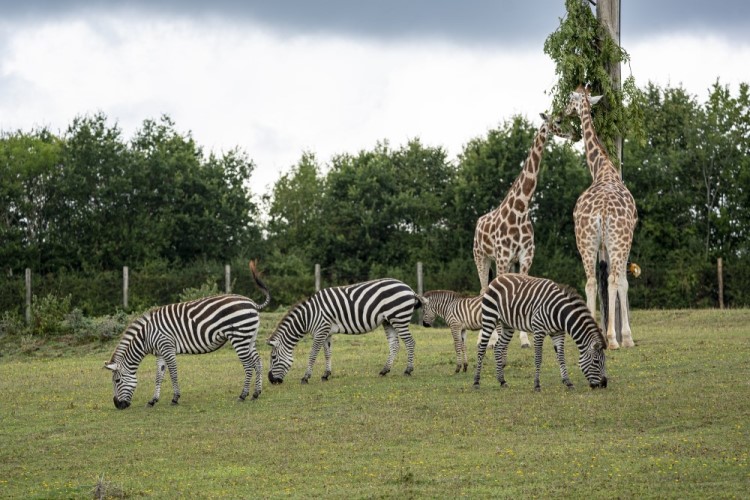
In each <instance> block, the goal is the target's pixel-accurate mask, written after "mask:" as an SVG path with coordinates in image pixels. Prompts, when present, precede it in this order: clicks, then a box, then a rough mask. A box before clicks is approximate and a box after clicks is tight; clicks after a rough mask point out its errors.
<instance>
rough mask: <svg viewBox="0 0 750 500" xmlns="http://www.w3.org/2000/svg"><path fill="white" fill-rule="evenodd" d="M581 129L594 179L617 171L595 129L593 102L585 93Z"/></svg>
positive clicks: (588, 163)
mask: <svg viewBox="0 0 750 500" xmlns="http://www.w3.org/2000/svg"><path fill="white" fill-rule="evenodd" d="M581 129H583V143H584V147H585V150H586V164H587V165H588V167H589V171H590V172H591V177H592V178H593V179H594V180H597V179H599V178H600V177H601V176H602V175H606V174H608V173H612V172H614V173H617V171H616V169H615V168H614V165H612V162H611V161H610V159H609V157H608V156H607V152H606V151H605V150H604V147H603V146H602V143H601V142H600V141H599V137H598V136H597V135H596V130H594V120H593V119H592V118H591V103H590V102H589V100H588V98H587V97H586V95H585V94H584V98H583V103H582V106H581Z"/></svg>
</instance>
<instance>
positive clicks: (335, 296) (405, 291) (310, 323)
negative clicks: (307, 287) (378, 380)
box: [267, 278, 421, 384]
mask: <svg viewBox="0 0 750 500" xmlns="http://www.w3.org/2000/svg"><path fill="white" fill-rule="evenodd" d="M420 304H421V302H420V300H419V299H418V297H417V296H416V294H415V293H414V291H413V290H412V289H411V288H409V286H408V285H406V284H404V283H402V282H401V281H398V280H395V279H391V278H386V279H380V280H374V281H367V282H364V283H357V284H354V285H348V286H340V287H332V288H324V289H323V290H320V291H319V292H317V293H315V294H314V295H313V296H312V297H310V298H309V299H307V300H305V301H303V302H301V303H299V304H297V305H296V306H294V307H293V308H292V309H291V310H290V311H289V312H288V313H287V314H286V316H284V318H282V320H281V322H280V323H279V325H278V326H277V327H276V329H275V331H274V332H273V333H272V334H271V336H270V337H269V339H268V342H267V343H268V344H269V345H270V346H271V367H270V370H269V371H268V380H269V381H270V382H271V383H272V384H280V383H282V382H283V381H284V377H285V376H286V374H287V372H288V371H289V368H290V367H291V366H292V362H293V361H294V356H293V354H294V348H295V346H296V345H297V343H298V342H299V341H300V339H301V338H302V337H303V336H304V335H305V334H306V333H308V332H310V333H311V334H312V338H313V343H312V348H311V349H310V359H309V362H308V365H307V371H306V372H305V375H304V377H302V382H303V383H307V382H308V380H309V379H310V376H311V375H312V369H313V365H314V364H315V359H316V358H317V355H318V352H319V351H320V348H321V347H322V348H323V353H324V355H325V360H326V369H325V373H324V374H323V376H322V379H323V380H328V377H330V375H331V335H332V334H334V333H343V334H363V333H367V332H371V331H372V330H374V329H375V328H377V326H378V325H381V324H382V325H383V328H384V329H385V334H386V337H387V338H388V347H389V354H388V360H387V361H386V363H385V366H384V367H383V369H382V370H381V371H380V374H381V375H385V374H386V373H388V372H389V371H391V366H392V365H393V360H394V359H395V357H396V354H397V353H398V349H399V343H398V339H399V338H400V339H401V340H402V341H403V342H404V345H405V346H406V352H407V367H406V371H405V372H404V374H406V375H410V374H411V372H412V371H413V369H414V338H413V337H412V336H411V333H410V332H409V322H410V321H411V316H412V313H413V312H414V309H415V308H417V307H419V306H420Z"/></svg>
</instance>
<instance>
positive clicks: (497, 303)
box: [474, 274, 607, 390]
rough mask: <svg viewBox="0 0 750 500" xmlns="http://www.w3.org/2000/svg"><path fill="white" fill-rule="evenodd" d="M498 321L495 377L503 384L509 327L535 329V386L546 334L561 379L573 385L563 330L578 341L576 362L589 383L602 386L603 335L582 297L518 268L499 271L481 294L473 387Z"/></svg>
mask: <svg viewBox="0 0 750 500" xmlns="http://www.w3.org/2000/svg"><path fill="white" fill-rule="evenodd" d="M498 325H499V326H500V327H501V333H500V336H499V338H498V341H497V344H496V345H495V362H496V364H497V380H498V381H499V382H500V384H501V385H503V386H505V385H506V383H505V374H504V369H505V364H506V360H507V355H508V343H509V342H510V340H511V339H512V338H513V330H514V329H523V330H526V331H529V332H533V334H534V364H535V365H536V374H535V376H534V389H535V390H540V389H541V386H540V384H539V370H540V368H541V364H542V344H543V342H544V337H545V336H546V335H547V334H549V335H550V336H551V337H552V340H553V342H554V344H555V351H557V360H558V362H559V363H560V375H561V376H562V379H563V383H564V384H565V385H567V386H568V387H572V386H573V384H571V383H570V380H569V379H568V374H567V370H566V368H565V355H564V353H563V343H564V333H565V332H567V333H569V334H570V336H571V337H573V341H574V342H575V343H576V346H578V351H579V365H580V366H581V370H583V374H584V375H585V376H586V379H587V380H588V382H589V386H591V388H592V389H593V388H596V387H607V374H606V370H605V367H604V349H606V348H607V340H606V338H605V337H604V335H602V330H601V328H599V325H597V323H596V320H594V317H593V316H592V315H591V312H590V311H589V309H588V307H587V306H586V302H585V301H584V300H583V299H582V298H581V296H580V295H578V294H577V293H576V292H575V291H574V290H573V289H572V288H570V287H567V286H562V285H558V284H557V283H555V282H554V281H550V280H548V279H543V278H534V277H531V276H526V275H522V274H502V275H500V276H498V277H497V278H495V280H493V281H492V283H490V285H489V288H488V289H487V291H486V292H485V294H484V298H483V299H482V334H481V335H482V338H481V342H480V343H479V346H478V348H477V369H476V374H475V375H474V387H475V388H478V387H479V375H480V373H481V371H482V358H483V357H484V354H485V351H486V349H487V342H488V340H489V338H490V335H492V332H494V331H495V329H496V328H497V327H498Z"/></svg>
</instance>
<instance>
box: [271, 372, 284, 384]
mask: <svg viewBox="0 0 750 500" xmlns="http://www.w3.org/2000/svg"><path fill="white" fill-rule="evenodd" d="M268 381H269V382H271V383H272V384H273V385H277V384H281V383H282V382H284V379H283V378H277V377H275V376H274V374H273V372H270V371H269V372H268Z"/></svg>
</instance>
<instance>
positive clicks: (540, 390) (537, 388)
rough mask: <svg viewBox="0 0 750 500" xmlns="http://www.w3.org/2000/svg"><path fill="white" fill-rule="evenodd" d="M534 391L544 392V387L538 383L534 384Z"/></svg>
mask: <svg viewBox="0 0 750 500" xmlns="http://www.w3.org/2000/svg"><path fill="white" fill-rule="evenodd" d="M534 392H542V388H541V387H539V386H538V385H535V386H534Z"/></svg>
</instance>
